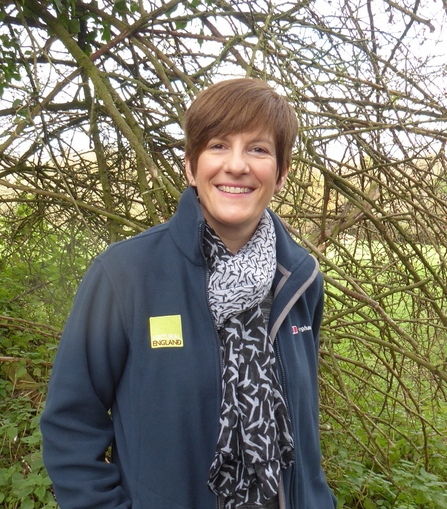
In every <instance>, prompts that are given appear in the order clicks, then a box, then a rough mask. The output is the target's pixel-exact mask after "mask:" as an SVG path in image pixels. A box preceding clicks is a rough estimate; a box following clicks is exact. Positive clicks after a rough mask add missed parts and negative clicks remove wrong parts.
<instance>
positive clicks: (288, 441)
mask: <svg viewBox="0 0 447 509" xmlns="http://www.w3.org/2000/svg"><path fill="white" fill-rule="evenodd" d="M204 252H205V256H206V257H207V260H208V264H209V267H210V270H211V274H210V278H209V283H208V292H209V301H210V306H211V311H212V314H213V318H214V321H215V323H216V326H217V328H218V330H219V334H220V339H221V345H222V351H223V370H222V405H221V415H220V429H219V436H218V440H217V447H216V455H215V457H214V461H213V463H212V465H211V468H210V473H209V479H208V486H209V487H210V489H211V490H212V491H213V492H214V493H215V494H216V495H218V496H220V497H222V498H223V499H224V500H225V509H235V508H237V507H240V506H242V505H243V504H247V503H249V504H252V505H253V506H256V507H257V506H259V507H262V506H263V505H264V504H265V503H266V502H268V501H269V500H271V499H272V498H273V497H275V496H276V495H277V493H278V485H279V480H280V475H281V469H285V468H287V467H288V466H289V465H290V464H291V463H292V462H293V458H294V446H293V438H292V432H291V424H290V420H289V416H288V413H287V409H286V405H285V402H284V398H283V395H282V390H281V386H280V384H279V382H278V378H277V375H276V366H275V355H274V352H273V346H272V344H271V342H270V341H269V338H268V334H267V328H266V325H265V321H264V317H263V313H262V311H261V308H260V303H261V302H262V301H263V300H264V299H265V297H266V295H267V294H268V292H269V290H270V287H271V285H272V281H273V277H274V274H275V270H276V235H275V229H274V225H273V221H272V218H271V217H270V215H269V214H268V213H267V211H265V212H264V214H263V216H262V217H261V220H260V222H259V225H258V228H257V230H256V231H255V233H254V235H253V237H252V238H251V239H250V240H249V241H248V243H247V244H246V245H245V246H244V247H243V248H242V249H240V250H239V251H238V252H237V253H236V254H235V255H234V256H233V255H232V254H231V252H230V251H229V250H228V249H227V248H226V246H225V245H224V244H223V242H222V241H221V240H220V238H219V237H218V236H217V235H216V233H215V232H214V231H213V230H212V228H211V227H210V226H209V225H208V224H207V225H206V229H205V234H204Z"/></svg>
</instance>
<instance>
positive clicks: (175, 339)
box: [149, 315, 183, 348]
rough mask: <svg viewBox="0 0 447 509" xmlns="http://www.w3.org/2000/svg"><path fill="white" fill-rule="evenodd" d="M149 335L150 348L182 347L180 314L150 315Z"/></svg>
mask: <svg viewBox="0 0 447 509" xmlns="http://www.w3.org/2000/svg"><path fill="white" fill-rule="evenodd" d="M149 336H150V341H151V348H180V347H182V346H183V335H182V317H181V316H180V315H169V316H151V317H150V318H149Z"/></svg>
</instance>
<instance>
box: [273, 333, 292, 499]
mask: <svg viewBox="0 0 447 509" xmlns="http://www.w3.org/2000/svg"><path fill="white" fill-rule="evenodd" d="M275 351H276V358H277V359H278V361H279V368H280V371H281V379H282V389H283V395H284V403H285V404H286V408H287V412H289V417H290V423H291V425H292V428H293V423H292V413H291V412H290V406H289V401H288V399H287V391H286V375H285V371H284V365H283V362H282V359H281V354H280V352H279V345H278V341H277V339H276V338H275ZM295 468H296V463H295V462H293V465H292V476H291V479H290V493H289V498H290V507H291V509H294V507H295V505H294V503H293V485H294V482H295V472H296V471H295Z"/></svg>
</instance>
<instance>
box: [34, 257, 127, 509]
mask: <svg viewBox="0 0 447 509" xmlns="http://www.w3.org/2000/svg"><path fill="white" fill-rule="evenodd" d="M122 316H123V314H122V309H120V305H119V302H118V299H117V298H116V293H115V292H114V291H113V288H112V284H111V281H110V278H108V277H107V274H106V273H105V271H104V269H103V267H102V264H101V262H100V261H98V260H97V261H95V262H94V263H93V265H92V267H91V268H90V269H89V271H88V272H87V274H86V276H85V277H84V279H83V281H82V282H81V285H80V287H79V290H78V292H77V295H76V297H75V301H74V304H73V308H72V311H71V313H70V316H69V318H68V321H67V324H66V326H65V329H64V332H63V335H62V339H61V342H60V345H59V349H58V352H57V355H56V359H55V362H54V367H53V372H52V375H51V380H50V384H49V390H48V397H47V402H46V407H45V410H44V412H43V415H42V418H41V431H42V435H43V458H44V463H45V466H46V468H47V470H48V473H49V475H50V477H51V479H52V481H53V485H54V491H55V494H56V498H57V502H58V504H59V506H60V507H61V509H75V508H77V509H79V508H82V509H106V508H107V509H128V508H130V507H131V501H130V499H129V497H128V496H127V494H126V493H125V491H124V489H123V488H122V486H121V485H120V473H119V470H118V468H117V466H116V465H114V464H113V463H107V462H106V461H105V452H106V450H107V448H108V447H109V446H110V444H111V443H112V441H113V438H114V432H113V426H112V421H111V418H110V414H109V410H110V408H111V406H112V403H113V401H114V394H115V389H116V387H117V385H118V383H119V380H120V378H121V374H122V372H123V369H124V365H125V362H126V356H127V338H126V334H125V330H124V326H123V319H122Z"/></svg>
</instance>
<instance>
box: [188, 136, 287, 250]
mask: <svg viewBox="0 0 447 509" xmlns="http://www.w3.org/2000/svg"><path fill="white" fill-rule="evenodd" d="M186 175H187V177H188V180H189V182H190V184H191V185H192V186H195V187H196V188H197V194H198V196H199V200H200V205H201V207H202V209H203V214H204V216H205V219H206V220H207V221H208V223H209V224H210V226H211V227H212V228H213V229H214V231H215V232H216V233H217V234H218V235H219V237H220V238H221V239H222V241H223V242H224V243H225V244H226V245H227V247H228V248H229V249H230V250H231V251H232V252H233V253H235V252H236V251H237V250H238V249H240V248H241V247H242V246H243V245H245V244H246V243H247V241H248V240H249V239H250V238H251V236H252V235H253V233H254V231H255V229H256V227H257V225H258V223H259V219H260V217H261V214H262V212H263V211H264V209H265V208H266V207H267V206H268V204H269V202H270V200H271V198H272V196H273V194H274V193H275V192H276V191H279V189H281V187H282V185H283V183H284V180H285V176H284V177H282V178H281V179H280V181H279V182H277V162H276V154H275V143H274V139H273V136H272V135H271V134H268V133H262V132H261V133H260V132H252V131H250V132H243V133H236V134H229V135H226V136H222V137H218V138H212V139H211V140H209V142H208V143H207V145H206V146H205V149H204V150H203V152H202V153H201V154H200V156H199V158H198V161H197V168H196V173H195V176H194V175H193V174H192V171H191V166H190V162H189V160H188V158H186Z"/></svg>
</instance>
